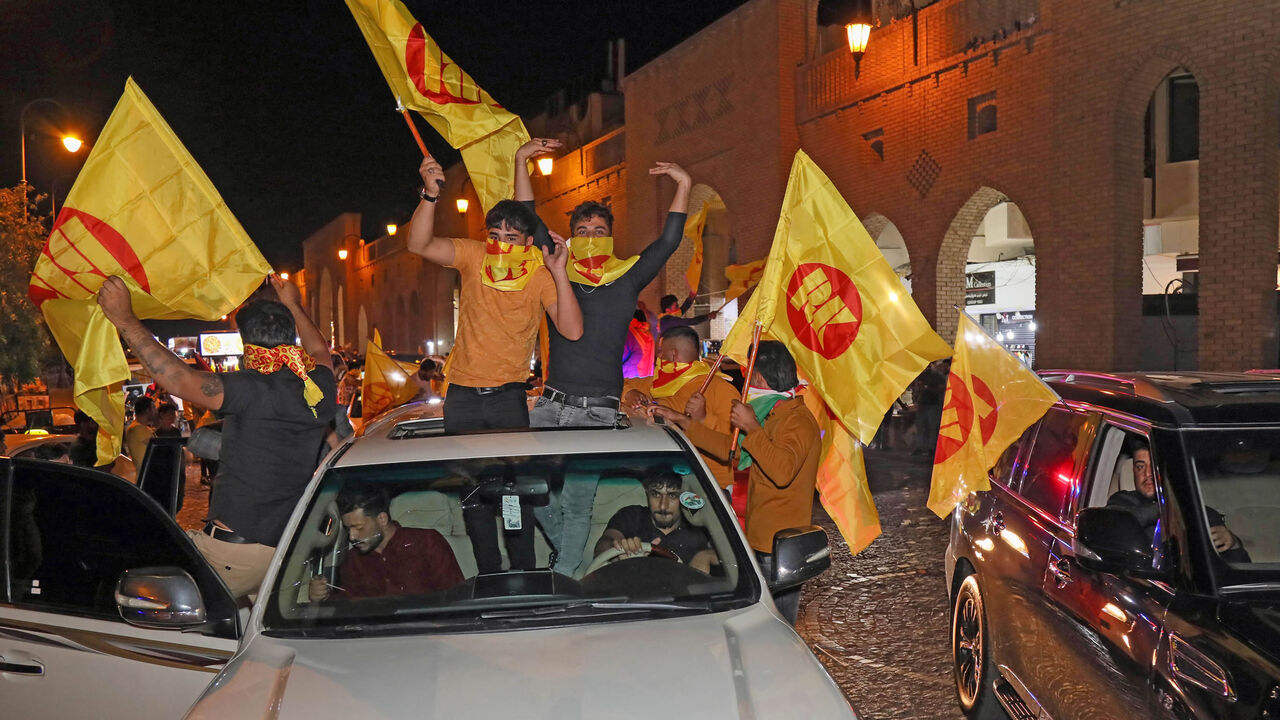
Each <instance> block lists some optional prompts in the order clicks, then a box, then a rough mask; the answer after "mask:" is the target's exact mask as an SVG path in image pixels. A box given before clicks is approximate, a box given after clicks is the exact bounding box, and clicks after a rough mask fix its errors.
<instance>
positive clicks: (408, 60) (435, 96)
mask: <svg viewBox="0 0 1280 720" xmlns="http://www.w3.org/2000/svg"><path fill="white" fill-rule="evenodd" d="M347 7H348V8H349V9H350V10H351V14H352V15H353V16H355V19H356V24H357V25H359V26H360V32H361V33H363V34H364V39H365V40H366V41H367V42H368V43H369V49H370V50H372V51H373V57H374V59H375V60H377V61H378V68H379V69H381V70H382V76H383V77H385V78H386V79H387V84H388V85H390V86H391V92H392V94H394V95H395V96H396V99H397V100H398V101H399V102H400V103H401V104H403V105H404V107H406V108H409V109H411V110H416V111H418V113H419V114H420V115H422V117H424V118H426V120H427V122H428V123H430V124H431V127H433V128H435V129H436V132H439V133H440V135H441V136H443V137H444V139H445V141H446V142H448V143H449V144H450V145H451V146H453V147H455V148H458V149H459V150H461V151H462V162H463V163H464V164H465V165H466V166H467V174H468V175H470V176H471V184H472V185H473V186H474V187H475V189H476V194H477V195H478V196H479V197H480V204H481V205H482V206H483V207H484V209H485V210H488V209H489V208H491V207H493V205H494V203H496V202H498V201H499V200H503V199H506V198H510V197H511V196H512V195H513V194H514V192H513V186H514V182H515V154H516V149H517V148H519V147H520V146H521V145H523V144H524V143H526V142H528V141H529V133H528V131H527V130H525V127H524V123H523V122H522V121H521V120H520V118H519V116H517V115H515V114H513V113H512V112H510V111H509V110H507V109H506V108H504V107H502V106H501V105H499V104H498V103H497V102H496V101H495V100H494V99H493V97H492V96H490V95H489V93H487V92H485V91H484V90H482V89H481V88H480V86H479V85H476V81H475V80H473V79H472V78H471V76H470V75H468V74H466V73H465V72H463V71H462V68H460V67H458V64H457V63H455V62H454V61H453V60H451V59H450V58H449V56H448V55H445V54H444V50H441V49H440V46H439V45H437V44H436V41H435V40H433V39H432V38H431V36H430V35H428V34H427V33H426V31H425V30H423V28H422V23H420V22H418V21H417V20H415V19H414V18H413V15H411V14H409V10H408V8H406V7H405V6H404V4H403V3H401V2H399V0H347Z"/></svg>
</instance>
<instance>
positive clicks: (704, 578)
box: [264, 452, 759, 636]
mask: <svg viewBox="0 0 1280 720" xmlns="http://www.w3.org/2000/svg"><path fill="white" fill-rule="evenodd" d="M735 524H736V520H734V519H733V517H732V515H731V513H730V511H728V510H727V508H726V506H725V504H724V502H723V501H722V498H721V493H720V490H719V489H718V488H717V487H716V485H715V483H714V482H713V481H712V480H711V479H710V478H709V477H707V476H706V474H705V473H704V471H703V470H702V468H701V466H700V465H698V464H696V463H693V462H690V459H689V457H688V456H686V455H684V454H682V453H679V452H671V453H653V452H645V453H635V454H627V453H609V454H584V455H569V456H565V455H546V456H531V457H506V458H486V459H468V460H449V461H437V462H423V463H412V464H409V463H405V464H394V465H389V464H383V465H368V466H358V467H347V468H334V469H330V470H329V471H328V472H327V473H326V474H325V476H324V477H323V479H322V480H321V482H320V484H319V486H318V488H317V489H316V491H315V493H314V495H313V496H312V497H311V500H310V503H309V504H308V506H307V509H306V515H305V516H304V518H303V520H302V522H301V523H300V525H299V526H298V529H297V531H296V532H295V533H294V535H293V537H292V539H291V540H290V542H289V545H288V552H287V553H286V554H285V556H284V561H283V563H282V566H281V568H280V571H279V573H278V574H277V576H276V578H275V583H274V587H273V589H272V591H271V594H270V596H269V598H268V599H267V608H266V613H265V616H264V617H265V620H264V622H265V624H266V626H267V629H268V631H271V632H278V633H297V634H302V635H307V636H341V635H343V634H346V633H363V634H369V633H375V634H376V633H378V632H385V633H401V632H432V631H444V630H449V629H473V628H476V629H491V628H493V627H495V626H498V627H512V626H516V627H525V626H538V625H547V624H556V623H562V622H590V621H593V620H597V619H598V620H601V621H606V620H610V619H630V618H631V617H633V616H635V615H636V614H648V615H652V614H659V615H671V614H683V613H695V612H710V611H715V610H721V609H728V608H731V607H740V606H743V605H746V604H749V603H751V602H754V601H755V600H756V599H757V598H758V594H759V587H758V585H757V578H756V577H755V575H754V573H753V571H752V569H751V565H750V562H749V560H748V559H747V557H748V556H747V554H746V549H745V547H744V546H743V544H742V542H741V540H740V537H739V536H738V534H737V528H736V527H735ZM557 543H559V544H561V545H563V546H564V547H563V548H562V549H561V550H560V551H559V552H557V551H556V550H555V548H556V547H557ZM572 545H577V546H578V547H579V551H578V552H576V553H575V552H574V550H573V548H572V547H571V546H572ZM562 556H563V557H562ZM578 557H580V560H577V558H578Z"/></svg>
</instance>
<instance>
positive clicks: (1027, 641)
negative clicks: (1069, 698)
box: [992, 405, 1097, 711]
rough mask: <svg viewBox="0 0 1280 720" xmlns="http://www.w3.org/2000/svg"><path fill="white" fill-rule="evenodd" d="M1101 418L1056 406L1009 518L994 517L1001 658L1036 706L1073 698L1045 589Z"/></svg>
mask: <svg viewBox="0 0 1280 720" xmlns="http://www.w3.org/2000/svg"><path fill="white" fill-rule="evenodd" d="M1096 420H1097V416H1096V415H1092V414H1089V413H1085V412H1082V411H1079V410H1076V409H1073V408H1067V407H1064V406H1061V405H1060V406H1056V407H1054V408H1051V409H1050V410H1049V412H1048V413H1046V414H1045V416H1044V417H1043V418H1042V419H1041V421H1040V424H1039V427H1038V429H1037V430H1036V436H1035V440H1034V441H1033V443H1032V446H1031V452H1030V454H1029V455H1028V456H1027V461H1026V469H1025V471H1024V473H1023V476H1022V480H1021V482H1020V483H1019V484H1018V485H1017V486H1016V487H1012V486H1011V488H1010V489H1011V490H1013V492H1011V493H1010V494H1009V501H1008V502H1007V503H1006V507H1005V509H1004V512H1003V514H1002V517H999V518H993V524H998V525H999V527H1000V531H999V533H998V534H995V533H994V532H993V534H995V536H996V537H995V541H994V544H995V546H996V547H997V548H998V549H999V551H1000V552H1001V554H1002V555H1003V557H1004V558H1005V564H1006V570H1005V578H1004V584H1005V586H1006V587H1005V593H1006V594H1007V596H1008V604H1007V606H1006V608H1005V609H1004V613H1003V614H1002V615H1000V616H999V618H998V619H996V620H993V621H992V622H993V623H1002V624H1003V625H1004V627H1003V628H1002V629H1001V632H1002V633H1003V634H1004V635H1005V637H1006V640H1005V649H1004V653H1003V654H1002V655H996V656H994V657H995V659H996V662H997V663H998V666H999V669H1000V672H1001V675H1002V676H1004V677H1005V679H1006V680H1009V681H1010V683H1011V684H1012V685H1013V687H1014V689H1015V690H1017V692H1018V694H1019V695H1021V696H1022V699H1023V700H1024V701H1025V702H1026V703H1027V704H1028V705H1029V706H1031V708H1032V710H1033V711H1034V710H1035V709H1036V706H1038V705H1043V704H1044V698H1045V696H1046V695H1053V694H1070V693H1071V692H1073V688H1074V687H1075V686H1074V683H1073V682H1072V680H1071V674H1070V673H1071V665H1070V663H1069V662H1067V661H1069V659H1070V656H1069V655H1067V654H1064V653H1063V652H1062V651H1061V648H1058V647H1056V646H1055V645H1054V644H1053V643H1047V642H1045V638H1046V633H1047V632H1048V630H1049V628H1050V627H1051V626H1052V625H1053V624H1054V623H1055V622H1056V618H1055V617H1054V616H1053V615H1054V611H1053V610H1051V609H1050V608H1048V607H1046V605H1045V602H1044V599H1043V597H1042V591H1041V587H1042V585H1043V584H1044V575H1045V572H1046V567H1047V566H1048V565H1049V560H1050V557H1052V555H1053V551H1054V548H1055V547H1056V546H1057V543H1058V542H1059V540H1060V538H1061V537H1063V536H1065V535H1066V534H1067V531H1066V529H1065V525H1064V523H1063V520H1062V518H1063V516H1064V514H1065V513H1066V510H1067V507H1068V505H1069V501H1070V498H1071V494H1072V490H1073V487H1072V485H1073V482H1074V479H1075V478H1076V477H1077V476H1078V474H1079V472H1080V471H1081V469H1082V468H1083V466H1084V461H1085V459H1086V457H1087V456H1088V450H1089V447H1090V445H1091V443H1092V439H1093V430H1094V428H1095V425H1096Z"/></svg>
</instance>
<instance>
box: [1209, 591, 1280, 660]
mask: <svg viewBox="0 0 1280 720" xmlns="http://www.w3.org/2000/svg"><path fill="white" fill-rule="evenodd" d="M1218 620H1219V621H1220V622H1221V623H1222V625H1223V626H1224V627H1225V628H1226V629H1227V630H1228V631H1229V632H1231V633H1232V634H1233V635H1235V636H1236V637H1238V638H1239V639H1241V640H1243V641H1244V642H1245V643H1246V644H1248V645H1250V646H1251V647H1253V649H1254V650H1256V651H1257V652H1258V653H1259V654H1261V655H1263V656H1265V657H1267V658H1268V659H1270V660H1271V662H1272V663H1274V664H1276V665H1277V666H1280V598H1277V597H1276V596H1275V595H1274V593H1272V594H1270V596H1269V597H1267V596H1259V597H1257V598H1256V599H1248V600H1232V601H1230V602H1223V603H1222V605H1221V606H1219V608H1218Z"/></svg>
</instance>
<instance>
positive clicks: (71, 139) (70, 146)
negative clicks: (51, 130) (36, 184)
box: [18, 97, 84, 220]
mask: <svg viewBox="0 0 1280 720" xmlns="http://www.w3.org/2000/svg"><path fill="white" fill-rule="evenodd" d="M40 103H50V104H52V105H57V106H58V107H60V108H62V110H63V112H67V108H66V106H65V105H63V104H62V103H60V102H58V101H57V100H54V99H53V98H47V97H46V98H36V99H35V100H32V101H31V102H29V103H27V104H26V105H23V106H22V110H21V111H19V112H18V133H19V134H20V135H21V136H22V139H21V141H20V143H19V146H20V148H21V154H22V219H23V220H26V219H27V111H28V110H30V109H31V108H32V106H34V105H38V104H40ZM83 145H84V143H83V142H81V141H80V139H79V138H77V137H75V136H73V135H65V136H63V138H62V146H63V147H65V148H66V149H67V151H68V152H78V151H79V150H80V148H81V146H83Z"/></svg>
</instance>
